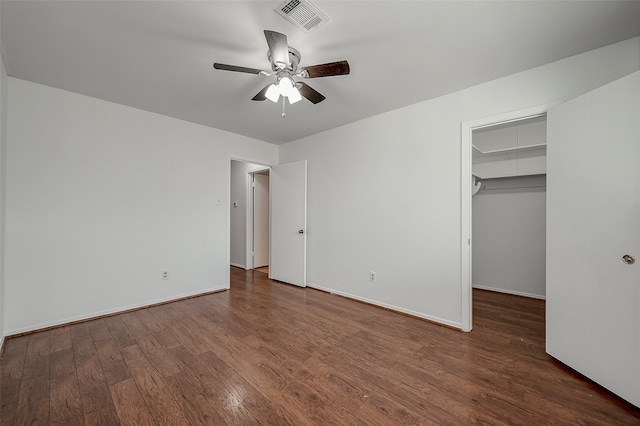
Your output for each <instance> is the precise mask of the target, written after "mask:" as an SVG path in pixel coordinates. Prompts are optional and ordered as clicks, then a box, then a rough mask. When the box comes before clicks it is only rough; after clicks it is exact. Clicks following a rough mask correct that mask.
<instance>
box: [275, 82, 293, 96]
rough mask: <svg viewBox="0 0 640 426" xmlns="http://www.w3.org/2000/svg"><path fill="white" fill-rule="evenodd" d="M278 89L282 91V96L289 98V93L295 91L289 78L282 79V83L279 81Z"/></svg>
mask: <svg viewBox="0 0 640 426" xmlns="http://www.w3.org/2000/svg"><path fill="white" fill-rule="evenodd" d="M278 89H280V94H281V95H282V96H287V97H288V96H289V93H291V92H292V91H293V83H292V82H291V79H290V78H289V77H282V78H281V79H280V81H278Z"/></svg>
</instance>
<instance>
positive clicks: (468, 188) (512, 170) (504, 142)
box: [461, 105, 548, 331]
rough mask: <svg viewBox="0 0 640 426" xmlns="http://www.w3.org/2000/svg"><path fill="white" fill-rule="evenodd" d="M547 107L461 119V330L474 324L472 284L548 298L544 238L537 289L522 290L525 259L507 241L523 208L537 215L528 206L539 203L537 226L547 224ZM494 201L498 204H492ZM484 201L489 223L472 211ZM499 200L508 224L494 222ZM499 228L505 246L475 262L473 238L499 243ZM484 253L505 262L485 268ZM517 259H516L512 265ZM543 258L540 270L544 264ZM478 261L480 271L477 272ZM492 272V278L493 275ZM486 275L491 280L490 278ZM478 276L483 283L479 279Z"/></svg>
mask: <svg viewBox="0 0 640 426" xmlns="http://www.w3.org/2000/svg"><path fill="white" fill-rule="evenodd" d="M547 109H548V106H547V105H544V106H539V107H535V108H530V109H527V110H522V111H514V112H511V113H507V114H503V115H500V116H496V117H490V118H485V119H481V120H475V121H472V122H466V123H462V126H461V127H462V128H461V130H462V135H461V141H462V146H461V157H462V164H461V172H462V187H461V197H462V199H461V237H462V240H461V265H462V270H461V272H462V274H461V303H462V311H461V313H462V315H461V326H462V327H461V328H462V330H463V331H471V330H472V328H473V324H472V312H473V297H472V288H473V287H476V288H484V289H487V290H494V291H501V292H504V293H510V294H518V295H522V296H533V295H537V296H542V297H544V295H543V294H538V293H540V291H541V290H540V289H541V288H543V287H544V284H542V285H541V284H540V280H544V276H545V270H544V259H545V254H544V250H545V249H544V243H545V242H544V239H543V240H542V243H543V245H542V254H541V252H540V247H541V246H540V244H536V246H537V247H538V249H537V251H536V261H535V262H533V263H534V269H537V270H536V273H535V276H536V278H534V281H536V283H537V288H536V290H533V291H527V290H523V289H522V287H520V286H521V284H522V283H521V282H519V281H518V280H514V277H517V275H518V273H519V271H520V270H521V265H519V264H518V262H520V261H521V260H522V259H521V258H520V257H518V256H515V257H514V254H515V251H513V250H510V249H509V248H508V247H509V246H508V244H509V240H511V242H514V241H515V242H517V239H514V237H515V235H514V233H513V232H512V231H511V232H509V228H510V227H511V228H515V229H518V225H519V224H520V223H521V221H520V218H521V216H522V214H523V212H524V214H525V215H531V214H532V213H533V211H532V209H530V208H529V207H531V206H533V205H535V206H536V207H535V208H534V209H533V210H537V212H538V213H537V216H536V217H537V219H536V220H537V221H538V222H537V226H538V227H540V221H542V226H544V221H545V217H544V215H545V207H544V206H542V208H541V207H540V201H541V200H544V196H543V195H542V194H541V190H543V189H545V186H546V176H545V175H546V111H547ZM540 137H542V139H541V138H540ZM481 191H485V192H484V194H482V196H484V198H478V199H477V200H476V201H474V200H473V198H476V197H475V196H474V195H476V194H479V193H480V192H481ZM476 196H477V195H476ZM492 200H498V201H499V202H498V203H495V204H492V203H491V201H492ZM523 200H524V201H523ZM536 200H537V201H536ZM532 203H533V204H532ZM481 204H482V205H483V209H485V210H486V211H485V214H484V216H485V218H486V219H487V220H488V221H487V222H485V223H482V222H479V221H478V219H479V217H474V215H473V213H472V212H473V208H474V205H478V206H480V205H481ZM500 204H502V205H503V206H510V208H511V210H512V214H511V216H509V217H508V221H509V223H508V222H505V219H504V217H503V218H502V220H496V219H497V218H496V217H494V216H493V215H494V214H495V213H496V209H497V208H499V206H500ZM529 204H531V206H529ZM492 210H493V212H492ZM501 213H502V214H503V216H504V215H505V214H507V213H506V212H504V211H503V212H501ZM474 226H477V227H479V229H478V230H477V231H479V232H474ZM496 232H499V233H501V234H502V238H501V239H500V241H498V243H500V244H502V246H499V247H494V248H493V249H491V252H490V253H487V252H484V251H483V252H482V255H479V256H478V257H480V259H475V260H474V253H475V249H474V244H475V240H474V236H475V237H477V238H478V239H479V241H478V243H479V245H482V242H483V240H484V242H485V243H490V242H491V241H494V242H495V240H496ZM518 232H520V233H522V232H524V230H522V229H520V230H519V231H518ZM531 232H535V231H532V230H528V231H527V233H529V234H530V233H531ZM536 237H539V238H538V239H540V238H544V233H542V235H541V234H538V233H536ZM539 242H540V241H538V243H539ZM520 248H521V249H524V251H525V252H526V250H527V249H529V248H530V247H527V246H526V245H524V246H523V245H520ZM504 253H506V254H507V257H506V258H504V257H501V256H500V255H501V254H504ZM483 255H487V256H486V257H488V258H494V259H497V262H498V264H499V263H500V262H502V266H499V265H498V267H497V268H496V266H495V265H493V266H491V267H488V268H487V267H485V266H487V265H485V264H482V265H480V264H479V263H478V262H477V261H478V260H479V261H484V260H486V259H483V258H482V257H483ZM525 256H526V255H525ZM514 259H515V263H512V262H511V261H512V260H514ZM525 260H529V259H525ZM541 261H542V268H540V262H541ZM535 264H537V266H535ZM474 265H475V267H476V269H477V271H476V273H475V274H474ZM479 265H480V266H479ZM496 271H498V272H500V271H502V274H499V273H498V274H496V273H495V272H496ZM492 273H493V276H491V274H492ZM483 274H484V276H483ZM500 275H501V276H500ZM487 279H488V280H489V281H486V280H487ZM474 280H476V282H474ZM477 280H482V281H485V282H477ZM527 285H530V283H528V284H527ZM527 288H529V287H527Z"/></svg>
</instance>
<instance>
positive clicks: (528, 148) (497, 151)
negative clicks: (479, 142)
mask: <svg viewBox="0 0 640 426" xmlns="http://www.w3.org/2000/svg"><path fill="white" fill-rule="evenodd" d="M471 146H472V147H473V149H475V150H476V151H478V152H479V153H480V154H483V155H491V154H505V153H509V152H516V151H531V150H534V149H540V148H546V147H547V144H546V143H540V144H535V145H525V146H518V147H513V148H502V149H494V150H491V151H481V150H480V149H479V148H478V147H477V146H475V145H471Z"/></svg>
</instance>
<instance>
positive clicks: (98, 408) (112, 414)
mask: <svg viewBox="0 0 640 426" xmlns="http://www.w3.org/2000/svg"><path fill="white" fill-rule="evenodd" d="M88 330H89V329H88V327H87V331H88ZM72 341H73V347H74V359H75V363H76V370H77V375H78V388H79V390H80V400H81V404H82V412H83V416H84V421H85V424H96V425H98V424H100V425H109V424H117V423H118V414H117V412H116V409H115V406H114V405H113V400H112V398H111V393H110V391H109V386H108V385H107V381H106V379H105V377H104V373H103V372H102V366H101V365H100V359H99V358H98V354H97V353H96V351H95V347H94V345H93V338H92V337H91V334H90V333H88V334H80V335H78V336H77V337H73V338H72Z"/></svg>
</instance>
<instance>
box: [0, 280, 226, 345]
mask: <svg viewBox="0 0 640 426" xmlns="http://www.w3.org/2000/svg"><path fill="white" fill-rule="evenodd" d="M228 289H229V287H228V286H225V287H219V288H209V289H202V290H198V291H193V292H188V293H182V294H175V295H172V296H169V297H163V298H160V299H153V300H148V301H144V302H141V303H134V304H132V305H126V306H121V307H118V308H115V309H107V310H104V311H99V312H93V313H90V314H85V315H78V316H74V317H68V318H64V319H61V320H58V321H51V322H46V323H41V324H36V325H30V326H27V327H21V328H17V329H15V330H9V331H7V332H6V333H5V334H4V336H2V339H4V338H5V337H11V336H13V335H16V334H22V333H28V332H31V331H38V330H44V329H47V328H50V327H56V326H59V325H64V324H69V323H74V322H78V321H86V320H91V319H93V318H99V317H103V316H107V315H116V314H118V313H121V312H126V311H130V310H132V309H139V308H145V307H147V306H152V305H157V304H159V303H167V302H172V301H174V300H180V299H184V298H187V297H193V296H198V295H200V294H206V293H211V292H214V291H223V290H228Z"/></svg>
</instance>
